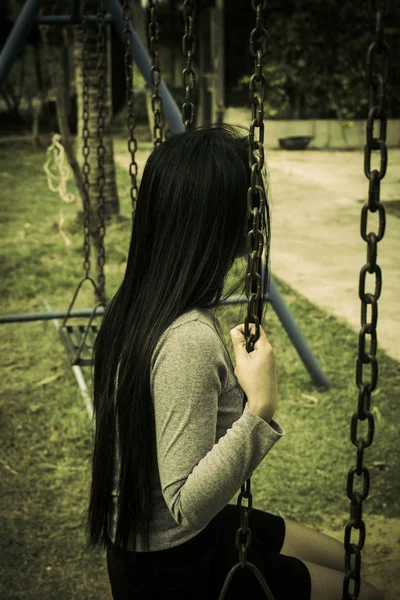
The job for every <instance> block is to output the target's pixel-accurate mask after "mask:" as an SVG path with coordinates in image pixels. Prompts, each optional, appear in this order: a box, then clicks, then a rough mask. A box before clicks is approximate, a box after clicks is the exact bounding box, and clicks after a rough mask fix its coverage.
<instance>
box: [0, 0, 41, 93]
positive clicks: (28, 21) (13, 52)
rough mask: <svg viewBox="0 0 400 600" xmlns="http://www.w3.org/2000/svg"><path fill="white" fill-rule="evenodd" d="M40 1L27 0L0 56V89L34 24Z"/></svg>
mask: <svg viewBox="0 0 400 600" xmlns="http://www.w3.org/2000/svg"><path fill="white" fill-rule="evenodd" d="M39 4H40V0H27V1H26V3H25V4H24V6H23V8H22V10H21V12H20V15H19V17H18V19H17V21H16V23H15V25H14V27H13V28H12V30H11V33H10V35H9V36H8V38H7V41H6V43H5V44H4V47H3V50H2V51H1V54H0V89H1V88H2V87H3V85H4V82H5V80H6V79H7V75H8V73H9V71H10V69H11V67H12V66H13V64H14V62H15V60H16V58H17V56H18V54H19V53H20V52H21V50H22V49H23V47H24V45H25V42H26V40H27V38H28V36H29V33H30V31H31V29H32V25H33V24H34V23H35V20H36V16H37V13H38V11H39Z"/></svg>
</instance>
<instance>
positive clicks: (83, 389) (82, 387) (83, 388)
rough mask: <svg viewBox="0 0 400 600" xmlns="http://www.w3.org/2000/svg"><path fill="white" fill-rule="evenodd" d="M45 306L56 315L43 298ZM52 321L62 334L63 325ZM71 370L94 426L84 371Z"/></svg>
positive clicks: (78, 369) (91, 404)
mask: <svg viewBox="0 0 400 600" xmlns="http://www.w3.org/2000/svg"><path fill="white" fill-rule="evenodd" d="M43 304H44V305H45V307H46V308H47V310H48V311H49V314H54V311H52V309H51V306H50V304H49V303H48V302H47V300H46V299H45V298H43ZM51 320H52V322H53V325H54V327H55V328H56V330H57V332H58V333H60V328H61V325H60V323H59V321H58V320H57V319H54V318H53V319H51ZM71 368H72V372H73V374H74V376H75V379H76V382H77V384H78V387H79V391H80V393H81V396H82V398H83V402H84V404H85V408H86V411H87V413H88V415H89V418H90V420H91V421H92V424H93V425H94V421H93V403H92V399H91V397H90V393H89V390H88V388H87V385H86V381H85V378H84V376H83V372H82V369H81V368H80V367H79V366H77V365H74V366H72V367H71Z"/></svg>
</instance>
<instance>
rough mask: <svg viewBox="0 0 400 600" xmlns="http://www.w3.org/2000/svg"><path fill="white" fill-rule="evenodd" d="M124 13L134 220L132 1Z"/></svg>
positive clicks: (134, 149) (135, 197) (134, 121)
mask: <svg viewBox="0 0 400 600" xmlns="http://www.w3.org/2000/svg"><path fill="white" fill-rule="evenodd" d="M123 12H124V40H125V55H124V59H125V79H126V88H125V98H126V104H127V107H128V131H129V140H128V150H129V152H130V154H131V164H130V165H129V175H130V177H131V188H130V194H131V203H132V219H133V216H134V213H135V208H136V201H137V197H138V185H137V176H138V165H137V162H136V159H135V153H136V151H137V141H136V138H135V127H136V117H135V114H134V110H133V108H134V102H135V92H134V89H133V60H132V42H133V36H132V31H131V28H130V24H131V22H132V13H131V8H130V0H124V3H123Z"/></svg>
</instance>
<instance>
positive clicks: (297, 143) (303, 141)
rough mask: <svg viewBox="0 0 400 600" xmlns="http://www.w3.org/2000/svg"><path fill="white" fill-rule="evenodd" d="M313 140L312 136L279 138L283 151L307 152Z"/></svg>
mask: <svg viewBox="0 0 400 600" xmlns="http://www.w3.org/2000/svg"><path fill="white" fill-rule="evenodd" d="M312 139H314V136H312V135H293V136H291V137H285V138H279V145H280V147H281V148H282V149H283V150H305V149H306V148H307V146H308V144H309V143H310V142H311V140H312Z"/></svg>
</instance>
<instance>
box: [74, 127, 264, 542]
mask: <svg viewBox="0 0 400 600" xmlns="http://www.w3.org/2000/svg"><path fill="white" fill-rule="evenodd" d="M264 184H265V180H264ZM249 186H250V168H249V164H248V130H246V128H244V127H234V126H231V125H227V124H224V123H222V124H212V125H211V126H208V127H204V126H201V127H198V128H196V129H193V130H192V131H187V132H184V133H179V134H176V135H173V136H172V137H170V138H169V139H168V140H166V141H165V142H163V143H162V144H160V145H159V146H156V147H155V148H154V150H153V151H152V153H151V154H150V156H149V158H148V160H147V163H146V166H145V168H144V172H143V177H142V181H141V185H140V189H139V193H138V198H137V204H136V209H135V214H134V220H133V225H132V236H131V242H130V247H129V255H128V261H127V265H126V272H125V276H124V279H123V281H122V283H121V286H120V287H119V289H118V291H117V293H116V294H115V296H114V297H113V298H112V300H111V302H110V303H109V305H108V306H107V309H106V311H105V315H104V317H103V321H102V325H101V327H100V331H99V333H98V336H97V339H96V343H95V348H94V420H95V434H94V449H93V462H92V484H91V493H90V503H89V508H88V511H87V528H86V532H87V545H88V547H89V548H90V547H95V546H103V547H106V544H107V540H108V534H107V529H108V523H109V518H110V512H111V508H112V503H111V490H112V484H113V460H114V443H115V435H116V419H117V422H118V434H119V449H120V460H121V476H120V481H119V488H120V491H119V504H118V512H119V518H118V522H117V530H116V540H115V543H116V544H117V545H118V546H120V547H122V548H126V547H127V545H128V541H129V540H130V539H133V543H134V550H136V536H137V533H140V535H141V537H142V539H143V541H144V544H145V547H146V548H147V550H148V548H149V546H148V543H149V523H150V520H151V517H152V498H151V488H150V472H151V467H152V452H151V449H152V448H153V443H154V439H155V424H154V408H153V404H152V398H151V393H150V361H151V357H152V353H153V351H154V349H155V347H156V344H157V342H158V340H159V338H160V336H161V335H162V333H163V332H164V331H165V329H166V328H167V327H168V326H169V325H170V324H171V323H172V322H173V321H174V320H175V319H176V318H178V317H179V316H180V315H182V314H183V313H185V312H187V311H189V310H192V309H194V308H197V309H214V308H216V307H217V306H218V305H220V304H221V302H222V301H223V300H225V299H226V298H228V297H229V296H230V295H231V294H232V293H233V292H234V291H236V290H238V289H239V288H241V290H242V291H244V289H245V278H246V273H247V261H246V263H244V264H243V276H242V277H241V278H240V280H239V282H238V283H236V284H235V285H234V287H233V288H232V289H231V290H229V291H228V292H227V293H226V294H225V295H224V296H222V294H223V289H224V282H225V280H226V277H227V274H228V272H229V270H230V268H231V267H232V265H233V263H234V260H235V258H238V257H240V256H241V255H242V256H244V255H245V253H246V239H245V233H247V226H248V225H249V224H250V227H249V229H250V228H251V226H252V218H253V217H252V216H251V217H250V218H249V219H247V190H248V188H249ZM265 187H266V185H264V189H265ZM265 191H267V190H265ZM266 196H267V194H266ZM266 214H267V222H266V221H265V215H263V217H264V218H263V219H262V228H263V233H264V238H265V240H266V252H265V254H264V257H265V267H266V271H265V277H267V276H268V263H269V249H270V211H269V206H268V199H267V202H266ZM267 224H268V227H267ZM119 362H120V369H119V378H118V390H117V393H116V394H115V378H116V371H117V366H118V363H119ZM114 394H115V398H116V404H115V406H116V411H115V409H114Z"/></svg>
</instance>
